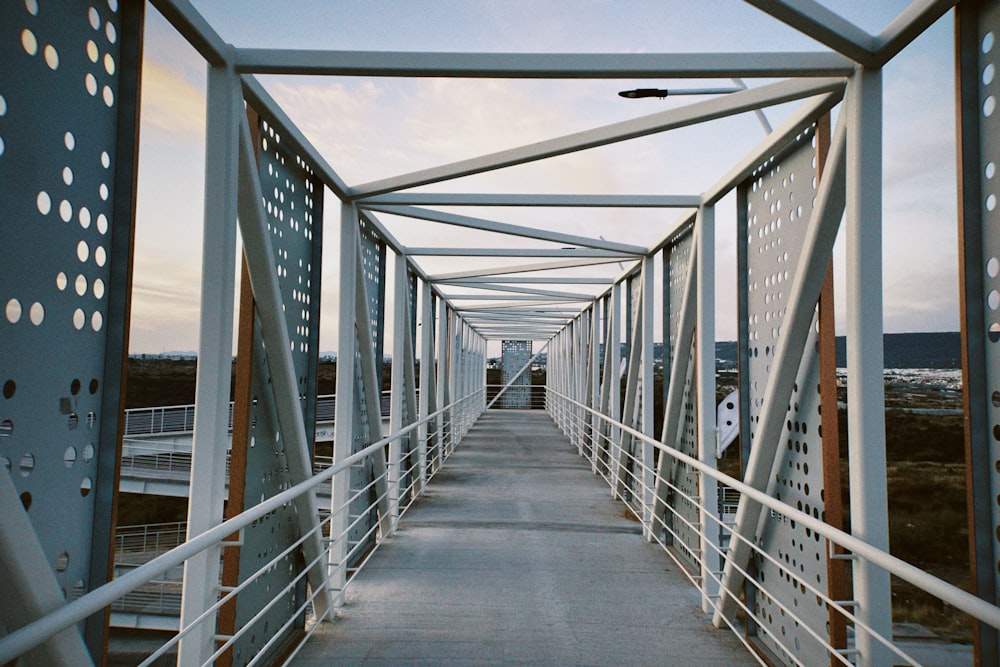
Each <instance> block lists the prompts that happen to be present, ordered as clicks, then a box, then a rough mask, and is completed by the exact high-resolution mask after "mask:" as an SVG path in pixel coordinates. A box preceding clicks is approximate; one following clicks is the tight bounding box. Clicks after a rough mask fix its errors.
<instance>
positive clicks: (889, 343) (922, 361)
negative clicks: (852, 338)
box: [715, 331, 962, 369]
mask: <svg viewBox="0 0 1000 667" xmlns="http://www.w3.org/2000/svg"><path fill="white" fill-rule="evenodd" d="M883 341H884V343H883V345H884V347H883V349H884V354H885V367H886V368H936V369H958V368H961V367H962V341H961V334H959V333H958V332H957V331H946V332H935V333H893V334H885V336H884V338H883ZM715 356H716V359H717V362H716V363H717V365H718V366H719V368H736V342H735V341H723V342H719V343H716V344H715ZM846 366H847V340H846V339H845V338H844V336H837V367H838V368H844V367H846Z"/></svg>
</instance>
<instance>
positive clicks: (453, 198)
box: [358, 192, 701, 208]
mask: <svg viewBox="0 0 1000 667" xmlns="http://www.w3.org/2000/svg"><path fill="white" fill-rule="evenodd" d="M700 203H701V197H699V196H698V195H559V194H537V195H534V194H532V195H526V194H501V193H497V194H491V193H485V194H475V193H473V194H467V193H446V192H441V193H438V192H389V193H386V194H381V195H376V196H374V197H365V198H363V199H360V200H358V204H359V205H364V206H371V205H378V204H391V205H395V206H399V205H404V206H530V207H533V208H534V207H539V206H541V207H585V208H697V207H698V206H699V204H700Z"/></svg>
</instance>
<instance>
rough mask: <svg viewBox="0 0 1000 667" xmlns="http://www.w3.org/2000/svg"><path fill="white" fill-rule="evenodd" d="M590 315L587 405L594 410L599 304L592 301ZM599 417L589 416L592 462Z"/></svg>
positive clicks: (598, 379)
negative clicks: (588, 393)
mask: <svg viewBox="0 0 1000 667" xmlns="http://www.w3.org/2000/svg"><path fill="white" fill-rule="evenodd" d="M590 310H591V316H590V368H589V371H588V372H589V373H590V395H589V396H588V402H587V405H589V406H590V407H591V408H593V409H594V410H600V408H601V317H600V304H599V302H597V301H594V305H593V306H591V308H590ZM600 428H601V418H600V417H598V416H597V415H596V414H593V413H591V417H590V445H589V447H590V458H591V463H592V464H593V462H594V460H596V455H597V448H596V447H595V445H596V444H597V434H598V433H599V432H600Z"/></svg>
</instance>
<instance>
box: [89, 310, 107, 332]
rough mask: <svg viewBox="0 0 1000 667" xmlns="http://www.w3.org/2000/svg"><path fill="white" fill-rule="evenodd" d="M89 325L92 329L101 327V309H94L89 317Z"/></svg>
mask: <svg viewBox="0 0 1000 667" xmlns="http://www.w3.org/2000/svg"><path fill="white" fill-rule="evenodd" d="M90 326H91V328H92V329H93V330H94V331H100V330H101V327H102V326H104V316H103V315H101V311H99V310H95V311H94V315H93V317H91V318H90Z"/></svg>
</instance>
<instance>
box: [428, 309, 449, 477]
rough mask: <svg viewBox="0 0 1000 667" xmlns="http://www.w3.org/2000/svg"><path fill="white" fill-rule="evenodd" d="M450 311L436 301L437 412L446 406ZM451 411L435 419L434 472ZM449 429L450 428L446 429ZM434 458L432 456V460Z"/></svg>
mask: <svg viewBox="0 0 1000 667" xmlns="http://www.w3.org/2000/svg"><path fill="white" fill-rule="evenodd" d="M450 310H451V309H450V308H448V304H446V303H445V301H444V299H438V317H437V327H436V328H437V343H438V359H437V407H438V410H440V409H441V408H443V407H445V406H446V405H448V379H449V377H450V376H451V373H450V372H449V370H448V368H449V366H450V365H451V364H450V363H449V362H450V359H449V358H448V357H449V351H450V348H449V345H448V339H449V336H450V335H451V334H450V333H449V327H448V312H449V311H450ZM450 414H451V411H448V412H445V413H442V414H441V415H439V416H438V418H437V437H436V438H435V440H436V445H435V446H434V449H435V452H436V456H437V463H436V464H434V466H435V468H434V469H435V470H436V469H437V468H438V467H439V466H440V465H441V463H442V462H443V461H444V455H445V454H444V453H445V449H446V447H447V442H446V440H445V424H446V423H447V421H448V418H449V416H450ZM448 428H449V429H450V426H449V427H448ZM433 458H434V457H433V456H432V459H433Z"/></svg>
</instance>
